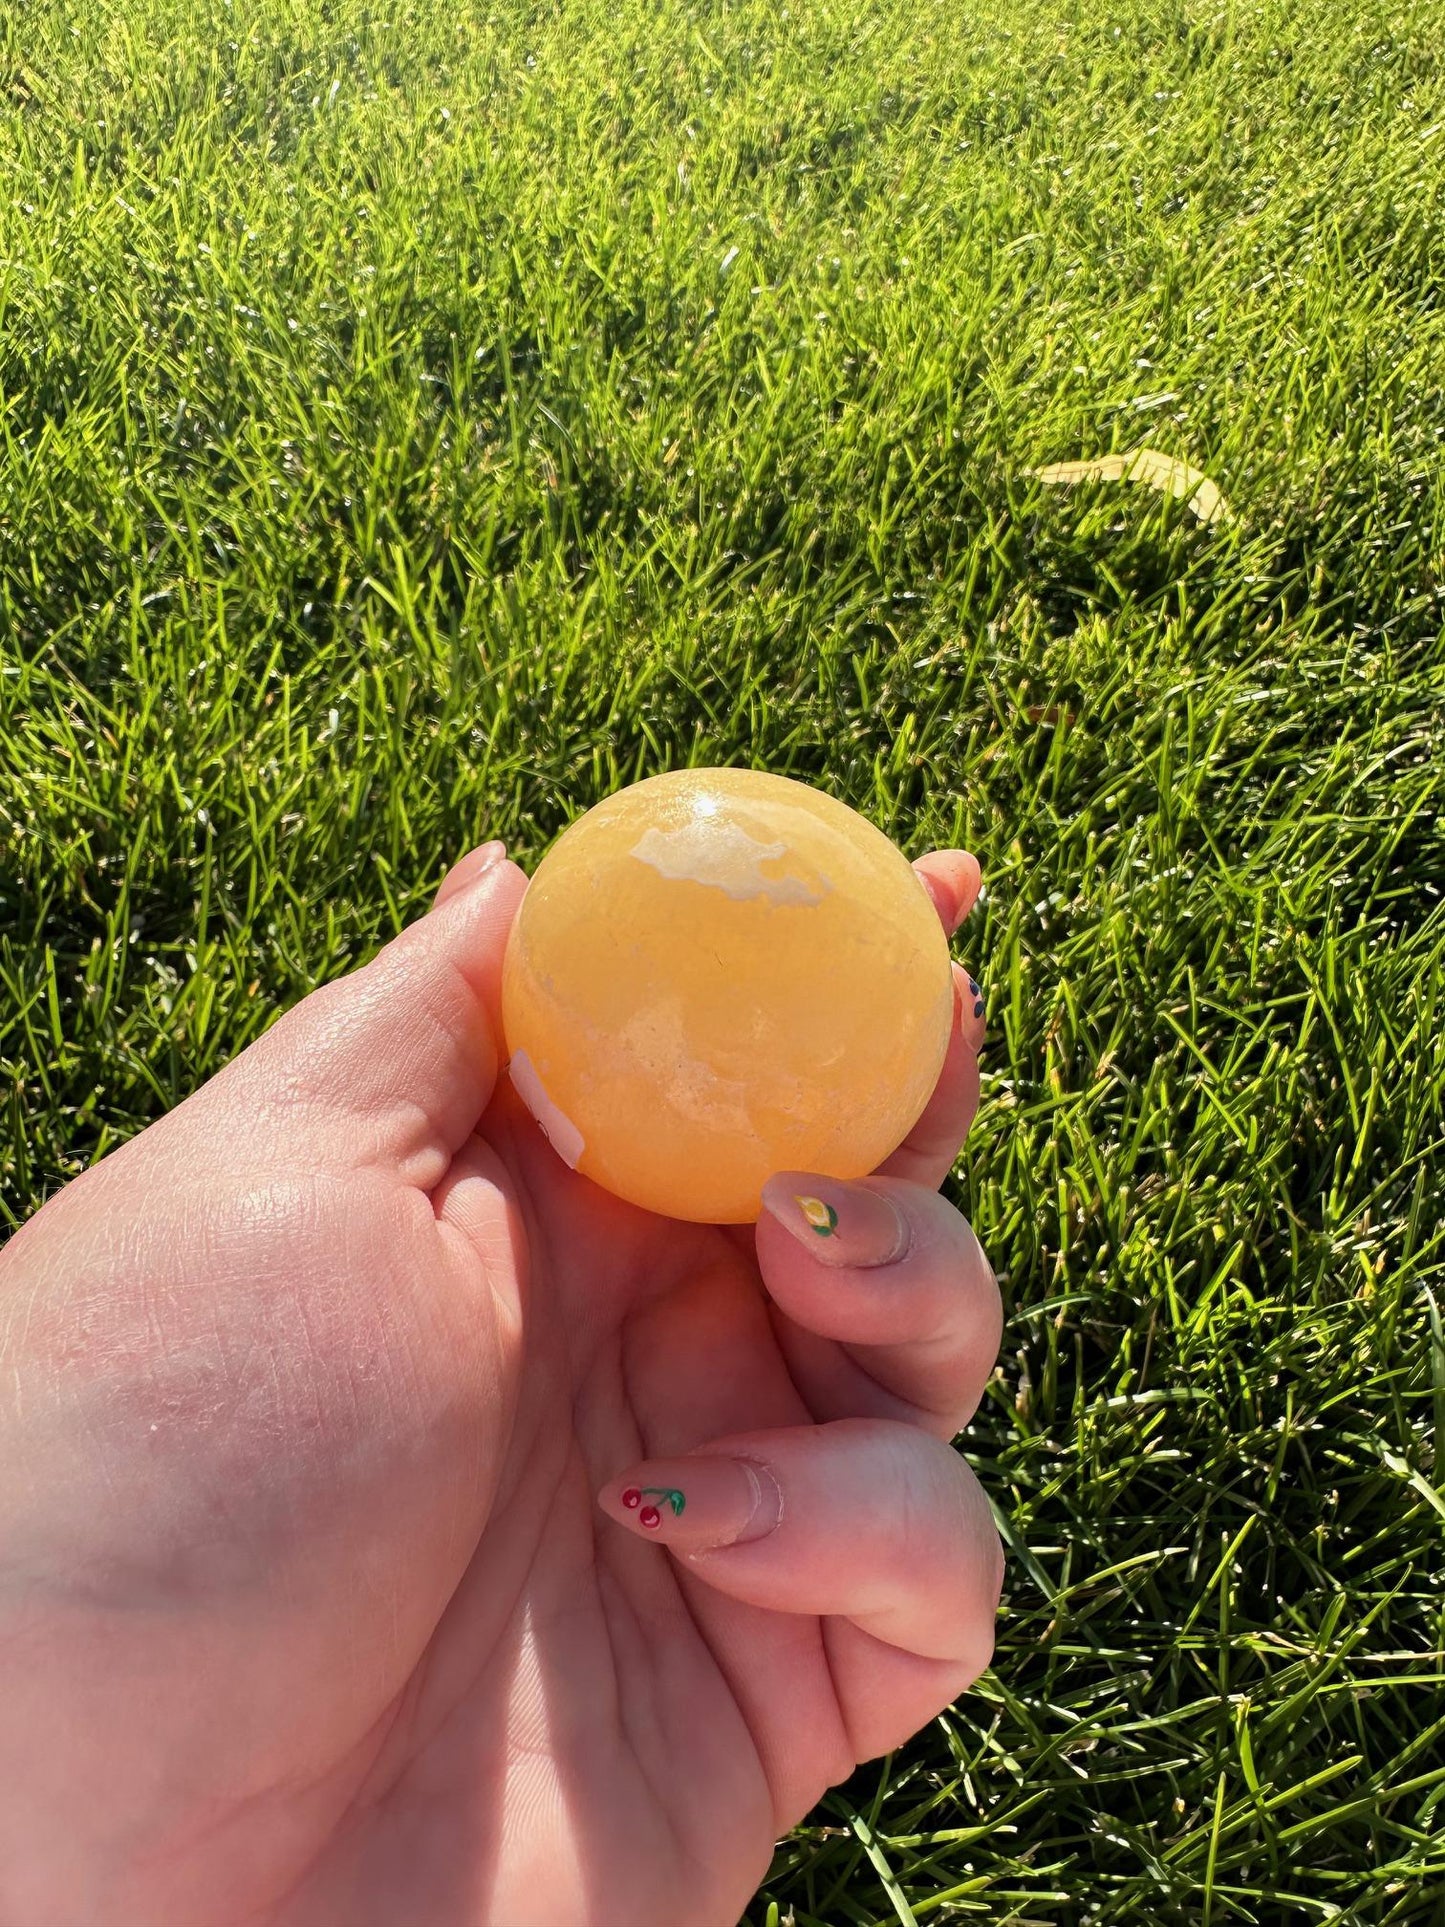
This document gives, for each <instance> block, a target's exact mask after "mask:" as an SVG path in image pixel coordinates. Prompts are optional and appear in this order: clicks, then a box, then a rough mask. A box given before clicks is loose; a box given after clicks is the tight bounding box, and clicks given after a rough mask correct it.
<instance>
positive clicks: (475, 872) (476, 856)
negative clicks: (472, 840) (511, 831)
mask: <svg viewBox="0 0 1445 1927" xmlns="http://www.w3.org/2000/svg"><path fill="white" fill-rule="evenodd" d="M506 854H507V846H506V844H505V843H500V842H492V843H479V844H478V845H477V847H476V849H475V850H468V851H467V853H466V855H465V856H464V857H460V858H458V860H457V861H456V862H455V863H454V864H453V865H452V867H451V868H450V870H448V871H447V873H446V875H445V876H444V877H443V878H442V880H441V882H440V884H439V885H438V886H437V893H436V896H435V897H434V898H433V899H432V908H433V910H439V909H440V908H441V906H442V905H443V904H444V903H446V902H448V901H449V900H450V899H451V898H452V897H454V896H456V895H457V894H458V893H459V892H460V891H462V890H465V889H466V887H467V885H468V884H469V883H473V882H475V880H476V879H477V878H478V877H479V876H482V875H484V874H485V873H486V872H487V871H488V870H490V869H491V867H492V865H493V864H494V863H500V862H501V860H502V858H503V857H504V856H505V855H506Z"/></svg>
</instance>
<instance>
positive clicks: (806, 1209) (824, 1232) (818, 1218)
mask: <svg viewBox="0 0 1445 1927" xmlns="http://www.w3.org/2000/svg"><path fill="white" fill-rule="evenodd" d="M797 1205H798V1209H799V1210H800V1211H801V1212H802V1214H803V1216H804V1217H805V1218H806V1219H807V1220H808V1223H809V1224H810V1225H812V1227H813V1229H814V1230H815V1231H816V1232H817V1234H818V1236H819V1237H820V1238H831V1237H832V1235H833V1233H834V1232H835V1231H836V1230H837V1229H838V1213H837V1212H836V1211H835V1210H834V1209H833V1207H832V1205H831V1204H824V1202H823V1200H822V1199H821V1198H799V1199H798V1200H797Z"/></svg>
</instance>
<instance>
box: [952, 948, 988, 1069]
mask: <svg viewBox="0 0 1445 1927" xmlns="http://www.w3.org/2000/svg"><path fill="white" fill-rule="evenodd" d="M953 971H954V982H955V984H956V985H957V987H958V1000H959V1029H960V1030H961V1032H962V1034H963V1040H964V1042H965V1043H966V1044H967V1045H968V1047H969V1049H970V1050H972V1051H973V1052H974V1053H975V1055H976V1054H977V1053H978V1052H979V1051H980V1050H982V1049H983V1044H984V1039H985V1037H986V1036H987V1033H988V1026H987V1024H986V1023H985V1021H984V1000H983V990H982V987H981V986H980V984H979V982H978V980H977V979H976V978H974V977H970V976H969V974H968V972H967V971H966V970H965V969H964V968H963V966H962V964H955V965H954V967H953Z"/></svg>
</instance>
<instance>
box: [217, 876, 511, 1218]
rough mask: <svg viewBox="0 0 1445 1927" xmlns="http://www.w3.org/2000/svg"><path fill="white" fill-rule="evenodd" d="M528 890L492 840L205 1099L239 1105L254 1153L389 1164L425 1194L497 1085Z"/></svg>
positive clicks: (242, 1059)
mask: <svg viewBox="0 0 1445 1927" xmlns="http://www.w3.org/2000/svg"><path fill="white" fill-rule="evenodd" d="M482 854H483V853H482V852H475V853H474V856H476V857H478V858H480V857H481V855H482ZM526 887H527V880H526V878H525V876H524V875H523V874H522V872H521V871H520V870H519V869H518V868H517V866H516V865H515V864H513V863H508V862H506V861H505V860H503V858H502V855H501V849H500V846H499V845H498V846H496V854H495V855H493V856H492V857H491V858H490V860H489V861H487V862H485V863H480V862H478V863H476V864H475V865H474V866H473V868H472V870H471V873H470V875H469V876H468V877H467V878H466V879H465V880H464V881H463V882H462V883H461V884H459V885H458V887H457V888H456V890H455V891H454V892H452V893H451V894H449V895H448V896H447V898H446V900H445V901H444V902H439V903H438V905H437V906H436V907H435V908H434V909H433V910H431V911H430V912H429V913H428V914H427V915H426V916H424V917H422V918H420V919H419V920H418V921H417V922H416V923H414V924H412V925H411V926H410V927H409V928H408V929H406V930H403V931H402V933H401V935H400V936H398V937H395V938H394V939H393V940H392V941H391V942H390V943H389V944H387V945H386V947H385V949H383V950H382V951H381V952H379V954H378V955H377V956H376V957H375V958H373V960H372V961H371V962H370V963H368V964H366V965H364V966H363V967H362V968H361V969H360V970H355V971H353V972H352V973H351V974H350V975H349V976H346V977H341V978H338V979H337V980H336V981H335V982H334V983H330V984H326V985H324V986H323V987H322V988H321V989H320V990H317V991H313V992H312V994H311V995H310V996H309V997H307V998H305V999H304V1000H303V1001H302V1002H301V1003H299V1004H297V1005H296V1006H295V1008H294V1009H292V1010H290V1011H288V1012H287V1014H286V1015H285V1016H284V1017H283V1018H282V1019H281V1021H280V1022H279V1023H277V1024H275V1025H273V1026H272V1028H271V1029H270V1030H269V1031H267V1032H266V1034H265V1036H264V1037H262V1038H260V1039H258V1041H257V1042H256V1043H255V1044H253V1045H252V1046H251V1047H250V1049H249V1050H247V1051H245V1052H243V1053H242V1055H241V1056H240V1057H239V1058H237V1059H236V1061H235V1063H234V1064H232V1065H230V1066H228V1068H227V1069H226V1070H225V1071H223V1072H221V1073H220V1075H219V1076H218V1077H217V1078H214V1079H213V1080H212V1082H211V1084H210V1085H209V1086H207V1089H206V1092H203V1093H202V1096H205V1097H208V1101H209V1102H217V1103H225V1102H232V1103H236V1102H239V1103H241V1104H243V1106H244V1108H245V1111H246V1117H247V1136H248V1139H249V1141H250V1143H251V1145H252V1146H253V1147H255V1146H256V1145H258V1144H260V1145H264V1146H265V1148H267V1149H268V1150H271V1151H275V1152H277V1153H279V1154H280V1155H282V1156H286V1155H291V1154H295V1153H300V1154H302V1155H305V1156H307V1157H308V1158H309V1159H312V1160H319V1161H321V1162H322V1163H323V1164H326V1163H329V1164H333V1165H334V1164H336V1163H342V1164H346V1165H352V1166H354V1165H357V1164H362V1163H369V1162H378V1161H384V1162H385V1163H386V1164H387V1165H388V1167H389V1168H392V1169H395V1170H396V1171H398V1172H399V1174H400V1175H401V1176H402V1177H403V1178H404V1179H405V1180H406V1181H408V1182H410V1183H413V1184H417V1185H420V1186H421V1187H422V1188H423V1189H425V1190H429V1189H430V1188H431V1187H432V1186H433V1185H435V1184H437V1183H438V1182H439V1181H440V1180H441V1178H442V1176H443V1175H444V1173H445V1171H446V1169H447V1166H448V1165H449V1163H450V1162H451V1158H452V1155H453V1153H454V1152H456V1151H457V1150H458V1149H459V1147H460V1146H461V1145H462V1144H463V1143H464V1142H465V1141H466V1139H467V1138H468V1136H469V1135H470V1134H471V1132H472V1130H473V1129H474V1127H475V1125H476V1123H477V1120H478V1118H479V1117H480V1116H481V1114H482V1111H483V1110H484V1109H485V1108H486V1105H487V1102H488V1099H489V1098H490V1096H491V1093H492V1089H493V1087H494V1085H495V1082H496V1075H497V1065H498V1056H499V1051H500V1049H501V1042H500V1040H501V1035H502V1030H501V982H502V959H503V955H504V953H505V950H506V944H507V936H508V933H509V932H510V930H511V926H512V921H513V919H514V917H515V916H516V913H517V907H518V905H519V904H520V903H521V900H522V896H523V893H524V892H525V890H526Z"/></svg>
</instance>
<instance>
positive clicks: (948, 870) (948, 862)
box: [913, 850, 983, 937]
mask: <svg viewBox="0 0 1445 1927" xmlns="http://www.w3.org/2000/svg"><path fill="white" fill-rule="evenodd" d="M913 868H914V870H915V871H916V872H917V875H918V878H919V881H920V882H921V883H922V885H923V887H924V889H925V890H926V891H927V892H928V894H929V896H930V897H932V899H933V907H934V909H935V910H937V912H938V915H939V920H940V921H941V922H942V924H943V928H944V930H945V931H946V932H947V934H948V935H949V936H950V937H951V936H952V935H953V933H954V931H955V930H957V928H958V926H959V925H960V924H961V923H962V922H963V920H964V918H965V917H966V916H967V915H968V913H969V911H970V910H972V908H973V906H974V904H975V903H976V902H977V901H978V893H979V889H980V886H981V885H982V883H983V872H982V870H981V869H980V868H979V861H978V858H977V857H976V856H975V855H974V854H973V852H972V851H971V850H930V851H929V852H928V854H927V856H921V857H919V859H918V861H917V862H916V863H915V864H914V866H913Z"/></svg>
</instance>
